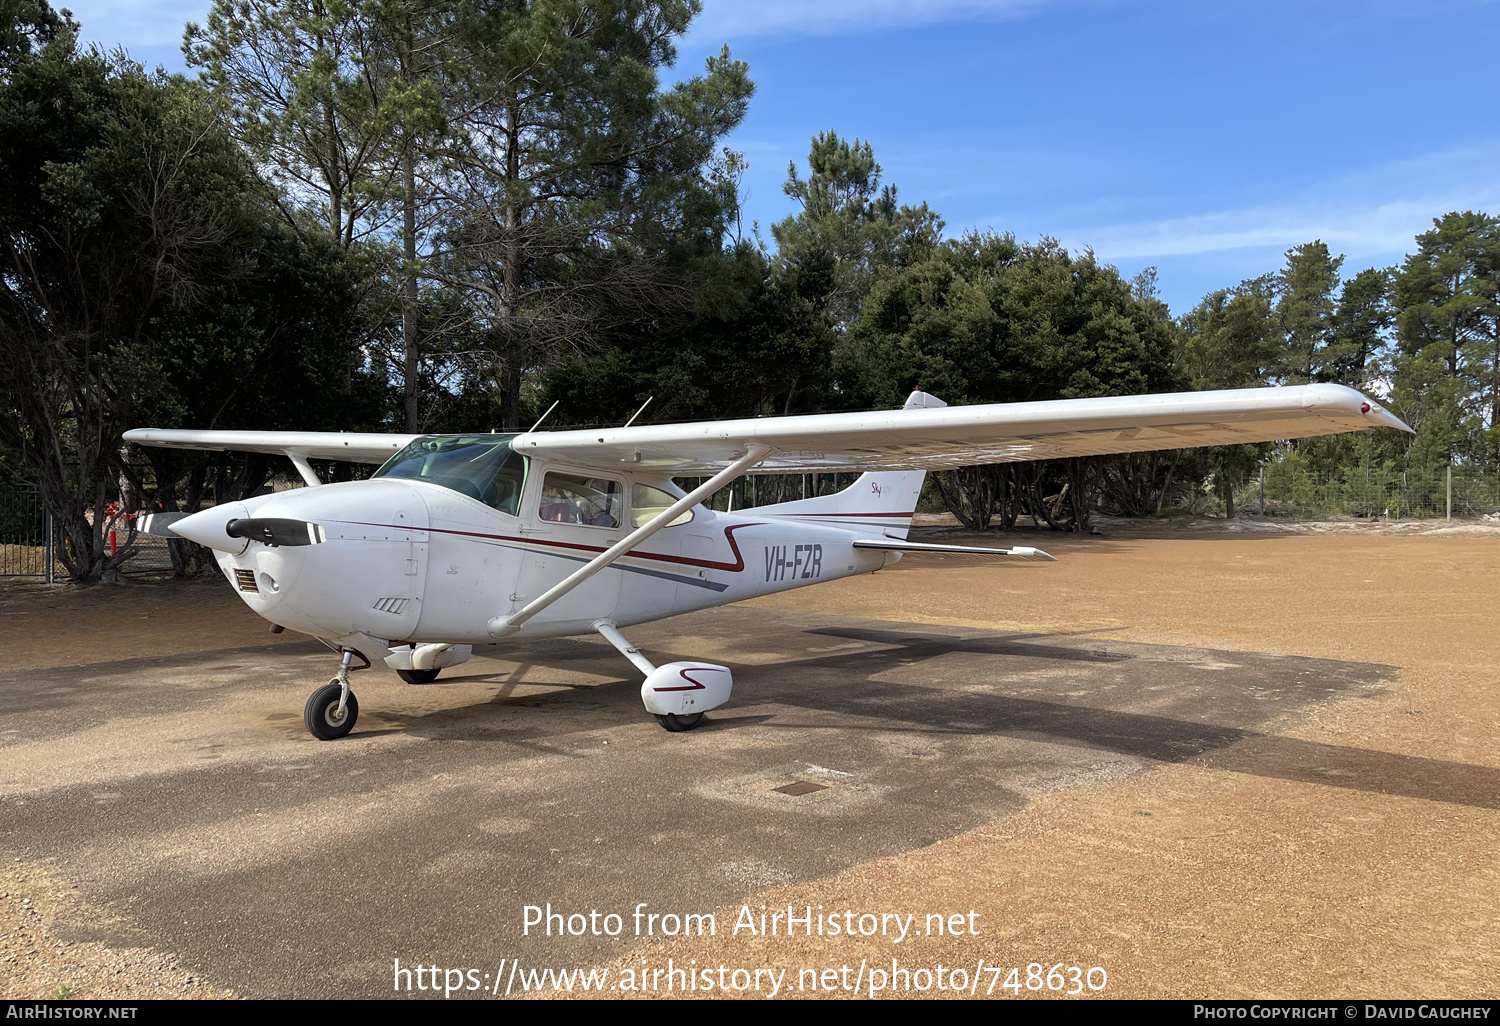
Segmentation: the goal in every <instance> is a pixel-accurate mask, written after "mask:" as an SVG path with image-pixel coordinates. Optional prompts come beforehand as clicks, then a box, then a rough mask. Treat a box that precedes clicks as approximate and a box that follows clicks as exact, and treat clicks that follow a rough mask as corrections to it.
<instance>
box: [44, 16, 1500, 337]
mask: <svg viewBox="0 0 1500 1026" xmlns="http://www.w3.org/2000/svg"><path fill="white" fill-rule="evenodd" d="M59 6H62V5H61V4H60V5H59ZM67 6H69V7H70V8H71V9H72V10H73V12H74V14H75V16H76V17H77V18H78V19H79V20H80V21H81V22H82V23H83V26H84V35H85V38H87V39H92V40H97V41H100V42H103V43H106V44H116V43H118V44H123V45H124V46H125V47H126V48H127V49H128V50H129V51H130V52H131V53H132V55H133V56H135V57H136V58H137V59H139V60H143V61H145V62H147V63H162V64H165V65H167V66H168V67H173V68H180V67H181V63H182V62H181V56H180V54H179V53H178V49H177V47H178V43H179V41H180V39H181V34H182V24H183V22H185V21H187V20H188V19H190V18H201V17H202V15H203V12H204V11H206V10H207V7H208V3H207V0H72V2H71V3H68V4H67ZM704 6H705V10H704V13H703V15H702V16H701V18H700V19H699V20H698V22H697V23H695V25H694V27H693V29H692V30H691V31H690V33H689V34H688V37H687V38H686V39H684V40H683V41H682V44H681V46H680V47H679V51H680V56H681V60H680V62H679V68H678V70H679V71H680V72H682V73H685V74H690V73H693V72H695V71H696V69H697V68H699V67H701V65H702V61H703V59H704V57H706V56H707V55H708V54H710V53H716V52H717V51H718V49H719V47H720V46H722V45H723V44H724V43H728V44H729V46H730V48H731V51H732V52H733V53H734V54H735V56H737V57H740V58H742V59H744V60H747V61H749V63H750V69H751V75H752V77H753V78H754V79H755V81H756V84H757V91H756V96H755V99H754V101H752V104H751V108H750V115H749V117H748V118H747V119H746V121H745V123H744V125H743V126H742V127H741V128H740V130H739V131H738V132H737V133H736V135H735V137H734V138H733V139H732V140H730V142H731V144H732V145H734V146H735V147H736V148H738V149H740V150H743V151H744V152H745V154H746V156H747V157H748V158H749V160H750V172H749V174H748V176H747V178H746V186H747V190H748V193H749V199H748V204H747V212H748V215H749V217H750V218H753V219H756V220H758V221H759V222H760V224H761V226H762V230H763V234H764V235H765V236H766V238H767V240H768V241H769V237H770V233H769V231H768V230H766V229H767V228H768V226H769V225H770V223H771V222H773V221H776V220H778V219H780V218H782V217H785V216H786V215H787V214H788V213H790V212H792V210H793V205H792V202H791V200H789V199H788V198H787V197H785V196H784V195H783V194H782V192H781V183H782V182H783V181H784V180H785V177H786V166H787V162H788V161H790V160H794V159H795V160H797V161H798V162H799V163H801V162H803V161H805V160H806V156H807V147H808V140H809V139H810V138H811V136H812V135H813V134H814V133H816V132H818V131H820V130H825V129H829V128H832V129H835V130H837V131H838V132H839V133H840V134H842V135H847V136H858V137H860V138H862V139H868V140H870V142H871V143H872V144H873V146H874V148H875V155H876V158H877V159H878V160H879V161H880V163H881V164H882V166H883V167H884V169H885V177H886V180H887V181H888V182H891V183H894V184H895V185H897V186H898V187H899V189H900V192H901V196H902V198H903V199H904V200H906V201H907V202H917V201H920V200H926V201H927V202H928V203H929V204H930V205H931V206H932V207H933V208H935V209H936V210H937V211H938V212H939V213H941V214H942V215H943V217H944V218H945V219H946V221H947V223H948V230H949V232H950V233H956V232H959V231H962V230H964V229H966V228H971V227H978V228H993V229H996V230H999V231H1012V232H1015V233H1016V234H1017V235H1018V236H1020V237H1022V238H1026V239H1034V238H1036V237H1037V236H1039V235H1043V234H1048V235H1052V236H1055V237H1057V238H1058V239H1060V240H1062V241H1063V243H1065V244H1066V245H1068V246H1069V247H1070V248H1075V249H1081V248H1083V247H1086V246H1091V247H1093V249H1094V251H1095V252H1096V253H1097V254H1098V255H1099V256H1100V258H1101V259H1104V260H1106V261H1108V262H1110V263H1113V264H1115V265H1117V266H1118V267H1119V268H1120V269H1121V270H1122V271H1123V272H1125V273H1126V274H1127V275H1130V274H1134V273H1135V272H1136V271H1138V270H1140V269H1141V268H1142V267H1145V266H1147V265H1155V266H1156V267H1157V268H1158V269H1159V273H1160V284H1161V289H1162V293H1163V296H1164V297H1165V298H1166V299H1167V301H1168V302H1169V303H1170V304H1171V306H1172V308H1173V310H1174V311H1177V312H1181V311H1183V310H1185V309H1187V308H1188V307H1189V306H1191V305H1192V304H1193V303H1194V302H1196V301H1197V299H1198V298H1199V297H1200V296H1202V295H1203V293H1205V292H1207V291H1209V290H1211V289H1213V288H1217V287H1219V286H1223V285H1230V284H1233V283H1235V282H1237V281H1239V280H1240V279H1241V278H1245V277H1250V276H1253V275H1256V274H1261V273H1264V272H1266V271H1270V270H1274V269H1275V268H1276V267H1278V266H1279V265H1280V263H1281V254H1282V252H1283V251H1284V250H1286V249H1287V248H1288V247H1290V246H1293V245H1296V244H1298V243H1300V242H1307V241H1311V240H1312V239H1314V238H1321V239H1323V240H1324V241H1325V242H1327V243H1328V244H1329V246H1330V247H1331V248H1332V249H1333V250H1334V252H1336V253H1345V254H1347V255H1348V261H1347V262H1346V264H1345V272H1346V274H1347V273H1352V272H1353V271H1355V270H1358V269H1360V268H1363V267H1369V266H1381V265H1387V264H1391V263H1395V262H1397V261H1399V260H1400V258H1401V256H1402V255H1403V254H1404V253H1405V252H1406V251H1407V250H1408V249H1410V247H1411V245H1412V243H1411V239H1412V236H1413V235H1414V234H1415V233H1416V232H1418V231H1421V230H1423V229H1425V228H1426V227H1428V226H1430V224H1431V221H1432V218H1434V217H1436V216H1438V215H1440V214H1442V213H1443V212H1445V211H1447V210H1452V209H1481V210H1486V211H1489V212H1491V213H1500V117H1497V107H1496V97H1497V96H1500V91H1497V86H1500V70H1497V69H1500V61H1497V60H1496V59H1495V54H1496V53H1497V52H1500V47H1497V44H1500V4H1497V3H1496V2H1493V0H816V2H812V0H706V2H705V5H704Z"/></svg>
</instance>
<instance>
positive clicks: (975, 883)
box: [620, 525, 1500, 998]
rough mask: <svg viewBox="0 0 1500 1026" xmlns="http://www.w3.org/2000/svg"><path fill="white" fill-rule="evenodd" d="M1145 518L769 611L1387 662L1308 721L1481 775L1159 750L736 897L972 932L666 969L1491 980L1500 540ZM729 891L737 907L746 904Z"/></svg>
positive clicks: (1235, 986) (1229, 988)
mask: <svg viewBox="0 0 1500 1026" xmlns="http://www.w3.org/2000/svg"><path fill="white" fill-rule="evenodd" d="M1129 528H1130V525H1120V529H1119V530H1115V531H1110V529H1109V528H1106V532H1107V534H1106V536H1105V537H1102V538H1090V539H1084V540H1078V541H1060V540H1057V538H1056V536H1052V537H1051V538H1045V537H1038V538H1035V539H1034V540H1035V541H1036V543H1037V544H1044V545H1045V547H1046V548H1048V549H1049V550H1050V551H1052V552H1053V553H1054V554H1055V555H1057V556H1058V557H1059V559H1060V562H1058V563H1056V564H1052V565H1049V566H1046V567H1044V568H1041V572H1039V573H1030V572H1028V573H1026V574H1024V575H1022V574H1003V573H996V572H995V571H993V570H992V569H990V568H988V567H984V566H981V565H977V564H975V563H973V562H972V561H968V560H966V559H964V558H963V557H923V558H922V559H908V560H905V561H903V562H902V563H901V564H900V565H899V566H898V567H897V568H894V569H893V570H888V571H884V572H882V573H881V574H880V575H878V576H877V577H876V578H875V579H872V580H854V581H848V582H837V583H834V584H830V585H825V586H823V587H822V588H820V589H817V590H807V591H801V592H790V593H786V594H784V595H781V596H777V597H774V598H770V599H762V600H758V604H761V605H764V606H766V607H772V608H777V609H785V610H799V609H806V610H809V611H811V610H814V609H828V608H836V609H838V610H839V611H840V612H843V613H848V614H850V615H857V616H868V617H876V618H888V619H892V620H905V621H908V622H911V621H915V622H930V623H947V624H959V625H983V626H987V627H1006V628H1013V629H1019V630H1038V631H1076V632H1091V633H1095V634H1097V636H1100V637H1108V638H1119V639H1125V640H1131V641H1142V642H1155V643H1165V644H1182V645H1201V646H1208V647H1219V648H1228V649H1239V650H1254V651H1260V652H1272V653H1286V654H1297V655H1307V656H1320V657H1328V658H1335V659H1347V660H1357V661H1363V662H1380V663H1386V664H1391V665H1395V666H1398V667H1400V668H1401V670H1400V673H1399V675H1398V677H1397V678H1396V684H1395V686H1394V687H1393V688H1392V690H1391V692H1390V693H1389V695H1388V697H1386V698H1384V699H1383V700H1378V701H1373V702H1372V701H1369V700H1360V701H1348V702H1345V703H1343V704H1340V705H1335V706H1330V707H1325V708H1323V709H1321V710H1319V711H1318V712H1315V713H1314V714H1313V715H1312V716H1311V717H1309V718H1308V719H1307V720H1306V721H1305V722H1304V723H1303V724H1302V725H1301V726H1299V727H1297V728H1296V729H1295V730H1293V731H1292V733H1291V736H1296V737H1301V738H1305V739H1309V740H1315V741H1318V742H1321V743H1324V744H1328V745H1335V746H1340V747H1342V748H1347V749H1353V750H1359V751H1363V752H1371V753H1394V754H1399V755H1411V756H1422V757H1426V758H1429V759H1437V760H1448V761H1451V762H1453V763H1460V764H1466V765H1468V766H1470V767H1473V768H1474V778H1475V783H1474V787H1473V789H1472V790H1468V791H1465V790H1464V789H1459V790H1457V791H1456V792H1455V793H1452V794H1449V795H1444V796H1443V797H1446V798H1449V799H1450V800H1447V801H1441V800H1424V799H1418V798H1402V797H1392V796H1388V795H1384V794H1378V793H1361V792H1357V791H1351V790H1347V789H1343V788H1335V787H1323V786H1318V785H1315V784H1306V783H1294V782H1289V781H1286V780H1282V779H1276V778H1274V777H1270V776H1260V775H1253V774H1247V773H1230V772H1223V771H1219V770H1215V769H1213V768H1211V767H1204V766H1196V765H1177V766H1161V767H1158V768H1156V769H1153V770H1150V771H1148V772H1146V773H1143V774H1140V775H1137V776H1135V777H1131V778H1129V779H1126V780H1123V781H1119V782H1116V783H1112V784H1106V785H1103V786H1098V787H1091V788H1080V789H1077V790H1072V791H1066V792H1060V793H1056V794H1050V795H1043V796H1039V797H1038V798H1037V799H1036V800H1035V801H1034V802H1033V803H1032V804H1031V806H1030V807H1029V808H1028V809H1027V810H1026V811H1025V812H1024V813H1022V814H1021V815H1018V816H1015V817H1013V818H1011V819H1008V820H1004V821H1002V822H999V823H996V824H994V825H992V826H990V827H987V828H984V829H980V830H977V831H974V832H971V833H969V834H966V835H963V836H960V837H956V838H952V839H949V840H946V841H943V842H940V843H938V844H936V845H933V846H932V847H930V848H926V849H923V850H920V851H916V852H911V853H909V854H906V855H903V856H900V857H897V858H893V859H887V860H883V861H881V862H878V863H874V864H870V865H866V866H862V867H860V868H859V869H856V870H852V871H849V872H846V873H843V874H840V875H839V876H836V877H834V878H832V879H829V880H827V881H824V882H823V883H821V884H819V885H817V886H805V885H804V886H797V887H789V888H784V889H780V890H772V891H767V892H765V893H762V894H757V895H754V896H751V897H750V898H748V899H747V904H749V905H750V906H751V907H752V909H755V908H757V906H759V905H760V904H762V903H764V904H765V905H766V906H767V907H768V908H775V907H776V906H778V905H779V906H785V905H786V904H788V903H792V904H795V905H796V906H797V907H798V908H799V909H800V908H801V907H802V906H804V905H807V904H812V905H814V906H817V905H823V906H825V907H826V908H827V909H838V910H842V909H846V908H847V909H855V910H860V909H867V910H890V911H896V910H901V911H907V912H917V913H921V914H923V915H925V914H926V913H928V912H939V911H944V912H951V911H962V912H965V913H967V912H968V911H970V910H975V911H977V912H978V914H979V916H978V922H979V923H980V924H981V935H980V936H978V937H969V936H965V937H921V938H914V939H913V938H909V939H908V940H907V941H906V942H905V943H904V944H903V945H901V946H900V947H899V948H896V947H894V946H893V945H891V944H890V943H889V942H879V943H877V942H870V941H864V940H860V941H853V942H851V941H848V940H846V939H843V938H840V939H839V940H837V941H834V940H830V939H827V938H821V939H820V938H812V939H807V938H796V939H790V940H788V939H769V938H767V939H750V938H748V937H747V936H746V935H745V934H743V933H742V934H741V936H740V937H739V938H733V937H725V936H720V937H719V938H717V940H715V941H713V942H711V943H708V942H700V943H695V944H685V943H679V944H676V945H673V946H659V947H655V948H651V949H647V950H645V951H643V952H642V954H644V957H646V958H647V959H648V961H649V962H650V964H652V965H659V964H662V963H663V962H664V961H665V959H666V958H667V957H673V958H675V959H676V960H677V961H678V962H682V961H685V960H689V959H697V960H698V962H699V964H713V965H717V964H718V963H720V962H729V963H730V964H764V965H771V966H777V967H783V968H786V969H788V970H790V971H791V973H790V975H791V976H795V975H796V971H797V970H798V969H799V968H803V967H808V966H816V967H820V968H821V967H826V966H835V967H837V966H841V965H844V964H846V963H847V964H851V972H852V971H853V967H854V966H858V964H859V963H860V961H861V960H862V959H868V960H869V961H870V963H871V964H872V965H880V964H884V965H888V964H889V961H890V959H891V958H892V956H893V955H897V956H899V957H900V958H901V959H902V962H903V964H907V965H923V964H925V965H929V966H931V965H935V964H936V963H938V962H943V963H945V964H946V965H949V966H953V965H968V966H974V965H976V964H977V963H978V961H979V960H980V959H984V960H985V962H986V964H987V965H994V964H1002V965H1006V966H1019V967H1021V974H1022V978H1023V979H1024V976H1025V973H1026V968H1025V966H1026V965H1027V964H1029V963H1032V962H1039V963H1041V964H1043V965H1044V966H1046V967H1048V968H1050V967H1051V966H1052V965H1053V964H1055V963H1057V962H1063V963H1065V964H1066V965H1068V966H1072V965H1079V966H1083V967H1085V968H1087V967H1092V966H1102V967H1104V968H1105V969H1106V970H1107V972H1108V974H1109V983H1108V986H1107V988H1106V990H1105V993H1106V994H1107V995H1109V996H1115V997H1177V998H1191V997H1205V996H1210V995H1211V996H1217V997H1265V996H1282V997H1293V996H1295V997H1355V996H1358V997H1371V996H1381V997H1437V996H1449V997H1478V996H1485V997H1494V996H1495V992H1496V983H1495V971H1496V968H1497V966H1500V950H1497V949H1500V944H1497V937H1500V930H1497V926H1500V923H1497V913H1496V910H1497V908H1500V872H1497V869H1500V858H1497V850H1500V811H1497V808H1500V795H1497V794H1496V793H1495V785H1494V780H1495V777H1494V775H1493V774H1491V773H1486V772H1485V771H1484V769H1483V768H1485V767H1487V768H1489V769H1491V770H1493V769H1495V768H1500V750H1497V746H1496V744H1495V734H1496V728H1497V727H1500V688H1497V679H1496V678H1497V673H1496V671H1495V669H1494V667H1495V665H1496V662H1497V657H1500V638H1497V635H1496V632H1495V630H1494V616H1495V606H1494V601H1495V582H1496V580H1497V579H1500V577H1497V572H1500V535H1497V534H1496V533H1495V532H1494V531H1493V530H1491V529H1486V528H1480V529H1479V530H1478V531H1463V532H1449V533H1446V534H1442V535H1436V536H1432V535H1430V534H1427V535H1424V536H1420V537H1400V536H1392V532H1389V531H1381V530H1375V531H1369V530H1359V529H1358V528H1354V529H1351V530H1350V531H1349V532H1348V533H1313V532H1307V533H1295V534H1288V533H1286V532H1284V531H1274V530H1273V531H1258V530H1241V531H1239V532H1234V533H1226V532H1223V531H1208V530H1203V529H1201V528H1196V529H1191V530H1195V531H1198V532H1201V537H1192V536H1191V535H1189V534H1188V533H1187V532H1185V531H1183V530H1181V529H1178V530H1170V529H1161V528H1159V527H1152V528H1149V529H1145V530H1143V532H1142V533H1159V534H1175V535H1176V536H1175V537H1148V538H1129V537H1119V536H1118V535H1121V534H1125V533H1127V532H1128V531H1129ZM1109 534H1115V535H1116V537H1110V536H1109ZM953 537H954V540H958V539H959V538H961V537H963V536H961V535H957V534H955V535H954V536H953ZM943 563H946V564H947V567H946V568H945V569H943V570H942V571H941V572H939V571H938V566H939V565H941V564H943ZM1402 765H1404V764H1403V763H1400V762H1399V761H1393V763H1392V772H1393V773H1398V772H1400V767H1401V766H1402ZM725 911H726V913H727V914H728V915H729V916H730V920H729V921H730V922H732V921H733V918H734V913H735V912H737V911H738V910H737V909H729V910H725ZM920 918H921V917H920V916H919V920H920ZM635 957H637V958H638V957H640V956H635ZM628 964H629V959H626V960H622V962H621V963H620V965H621V966H622V967H623V966H625V965H628ZM985 979H986V981H988V979H989V975H988V974H986V977H985ZM1096 979H1097V977H1096ZM1069 986H1071V985H1069ZM934 993H935V992H934Z"/></svg>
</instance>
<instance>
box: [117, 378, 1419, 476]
mask: <svg viewBox="0 0 1500 1026" xmlns="http://www.w3.org/2000/svg"><path fill="white" fill-rule="evenodd" d="M908 405H909V407H910V406H911V405H912V404H908ZM1373 427H1394V428H1399V429H1401V430H1403V431H1409V430H1411V429H1410V428H1408V427H1407V426H1406V425H1405V424H1403V423H1402V422H1401V420H1400V419H1399V418H1397V417H1395V416H1394V415H1392V414H1390V413H1388V412H1387V411H1386V410H1384V409H1382V408H1381V407H1380V406H1379V405H1378V404H1377V403H1375V402H1374V401H1373V400H1370V399H1367V398H1365V397H1364V396H1362V395H1360V394H1359V393H1358V392H1356V391H1354V390H1353V389H1350V388H1345V387H1343V386H1342V385H1297V386H1289V387H1284V388H1244V389H1233V390H1229V391H1219V392H1173V393H1169V394H1166V395H1128V396H1114V397H1110V398H1104V399H1059V400H1054V401H1051V402H1040V403H995V404H990V405H984V406H949V407H943V408H937V409H933V408H925V409H924V408H908V409H905V410H888V411H877V412H873V413H826V414H816V415H811V416H802V417H766V418H760V419H756V420H720V421H698V422H696V423H690V424H661V425H646V426H643V427H628V428H607V429H600V430H595V431H537V432H532V433H529V434H523V435H519V436H517V437H516V438H515V440H514V442H513V444H514V446H515V448H516V449H517V451H519V452H521V453H524V454H525V455H527V456H541V457H548V458H552V459H556V460H559V461H562V462H566V463H572V464H575V465H578V466H583V467H592V468H596V469H599V470H611V469H615V468H618V467H620V466H621V465H622V464H624V465H627V466H633V467H639V468H641V469H653V470H659V471H661V472H662V473H667V474H673V475H680V474H707V473H713V472H715V471H718V470H720V469H722V468H723V467H725V466H727V465H728V464H730V463H732V462H734V461H735V460H736V459H738V458H739V457H741V456H743V455H744V454H745V452H746V449H747V447H748V446H750V445H756V444H758V445H764V446H768V447H770V448H771V449H772V450H774V451H773V452H772V453H771V454H770V455H768V456H767V457H766V458H765V460H764V462H762V463H761V464H760V465H759V469H760V470H762V471H765V472H773V473H774V472H778V471H814V470H817V471H825V472H826V471H836V470H874V469H882V470H944V469H947V468H951V467H965V466H971V465H973V464H977V463H1011V462H1020V461H1024V460H1044V459H1056V458H1059V457H1064V456H1097V455H1101V454H1104V453H1115V452H1144V451H1146V450H1151V449H1183V448H1190V447H1193V446H1200V445H1229V444H1233V443H1237V442H1267V441H1276V440H1279V439H1284V438H1306V437H1308V436H1311V435H1331V434H1338V433H1340V432H1345V431H1362V430H1365V429H1367V428H1373ZM416 437H418V436H416V435H404V434H403V435H394V434H393V435H381V434H343V433H334V432H318V431H182V430H166V429H158V428H140V429H136V430H133V431H127V432H125V440H126V441H129V442H137V443H139V444H141V445H166V446H175V447H178V448H186V449H235V450H242V451H246V452H266V453H283V454H286V455H295V456H311V457H314V458H317V459H338V460H352V461H355V462H359V463H384V462H385V461H386V459H388V458H389V457H390V456H391V454H392V453H394V452H395V451H396V450H397V449H399V448H401V447H402V446H403V445H405V444H406V443H407V442H410V441H411V440H412V439H413V438H416Z"/></svg>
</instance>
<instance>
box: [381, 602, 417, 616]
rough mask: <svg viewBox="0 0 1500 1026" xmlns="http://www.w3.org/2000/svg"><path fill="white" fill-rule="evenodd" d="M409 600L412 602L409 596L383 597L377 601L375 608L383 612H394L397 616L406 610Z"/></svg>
mask: <svg viewBox="0 0 1500 1026" xmlns="http://www.w3.org/2000/svg"><path fill="white" fill-rule="evenodd" d="M409 602H411V599H409V598H383V599H379V600H377V601H376V603H375V609H376V610H377V611H378V612H381V613H393V614H395V615H396V616H400V615H401V614H402V613H404V612H406V606H407V603H409Z"/></svg>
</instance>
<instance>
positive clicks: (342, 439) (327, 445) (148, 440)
mask: <svg viewBox="0 0 1500 1026" xmlns="http://www.w3.org/2000/svg"><path fill="white" fill-rule="evenodd" d="M124 437H125V441H127V442H135V443H136V444H137V445H163V446H168V447H170V448H173V449H233V450H234V451H235V452H267V453H279V454H281V455H283V456H293V455H295V456H310V457H312V458H313V459H315V460H347V461H349V462H351V463H375V464H380V463H384V462H385V461H386V460H388V459H390V458H391V456H392V454H394V453H395V452H396V450H397V449H400V448H401V447H402V446H403V445H405V444H406V443H407V442H410V441H411V440H412V439H413V438H418V437H420V436H418V435H382V434H373V433H359V434H350V433H345V432H342V431H183V430H177V429H175V428H136V429H135V430H133V431H127V432H125V436H124Z"/></svg>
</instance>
